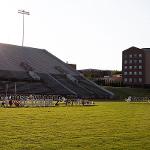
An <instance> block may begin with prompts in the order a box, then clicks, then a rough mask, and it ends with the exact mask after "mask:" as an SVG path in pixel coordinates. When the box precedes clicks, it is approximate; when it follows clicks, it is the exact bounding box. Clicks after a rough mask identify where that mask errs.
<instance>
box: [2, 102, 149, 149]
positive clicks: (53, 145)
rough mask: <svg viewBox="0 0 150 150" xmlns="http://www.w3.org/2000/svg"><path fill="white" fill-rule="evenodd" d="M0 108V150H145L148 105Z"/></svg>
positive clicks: (113, 104)
mask: <svg viewBox="0 0 150 150" xmlns="http://www.w3.org/2000/svg"><path fill="white" fill-rule="evenodd" d="M97 104H98V105H97V106H89V107H88V106H85V107H83V106H73V107H71V106H68V107H53V108H48V107H47V108H0V150H110V149H113V150H149V149H150V142H149V141H150V104H149V103H124V102H100V103H97Z"/></svg>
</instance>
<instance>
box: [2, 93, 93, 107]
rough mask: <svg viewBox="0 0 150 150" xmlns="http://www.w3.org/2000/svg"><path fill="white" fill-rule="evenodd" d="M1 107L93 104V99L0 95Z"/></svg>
mask: <svg viewBox="0 0 150 150" xmlns="http://www.w3.org/2000/svg"><path fill="white" fill-rule="evenodd" d="M0 103H1V107H29V106H31V107H37V106H39V107H42V106H44V107H48V106H58V105H59V104H60V103H61V104H62V103H64V104H65V105H66V106H68V105H83V106H85V105H93V104H94V102H93V101H89V100H85V99H81V98H76V97H70V96H68V97H64V96H59V95H8V96H4V95H1V96H0Z"/></svg>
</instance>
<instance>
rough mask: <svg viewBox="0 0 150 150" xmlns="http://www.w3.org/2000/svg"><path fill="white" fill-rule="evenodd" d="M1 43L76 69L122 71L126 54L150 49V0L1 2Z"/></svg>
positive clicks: (9, 0)
mask: <svg viewBox="0 0 150 150" xmlns="http://www.w3.org/2000/svg"><path fill="white" fill-rule="evenodd" d="M0 2H1V3H0V19H1V23H0V43H9V44H14V45H21V40H22V15H21V14H18V13H17V11H18V9H24V10H26V11H29V12H30V14H31V15H30V16H25V41H24V45H25V46H29V47H36V48H42V49H47V50H48V51H49V52H50V53H52V54H54V55H56V56H57V57H58V58H60V59H61V60H63V61H64V62H68V63H75V64H77V69H88V68H93V69H103V70H104V69H112V70H121V66H122V58H121V57H122V51H123V50H124V49H127V48H129V47H131V46H137V47H139V48H144V47H150V27H149V26H150V9H149V8H150V1H149V0H12V1H11V0H1V1H0Z"/></svg>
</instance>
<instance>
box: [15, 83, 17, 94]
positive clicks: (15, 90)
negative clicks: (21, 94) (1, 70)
mask: <svg viewBox="0 0 150 150" xmlns="http://www.w3.org/2000/svg"><path fill="white" fill-rule="evenodd" d="M16 91H17V89H16V82H15V96H16Z"/></svg>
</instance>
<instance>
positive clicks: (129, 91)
mask: <svg viewBox="0 0 150 150" xmlns="http://www.w3.org/2000/svg"><path fill="white" fill-rule="evenodd" d="M105 88H106V89H108V90H110V91H111V92H113V93H114V94H115V95H116V96H117V97H118V98H120V99H122V100H123V99H124V98H127V97H128V96H136V97H145V96H148V97H150V89H148V88H147V89H146V88H130V87H105Z"/></svg>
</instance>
